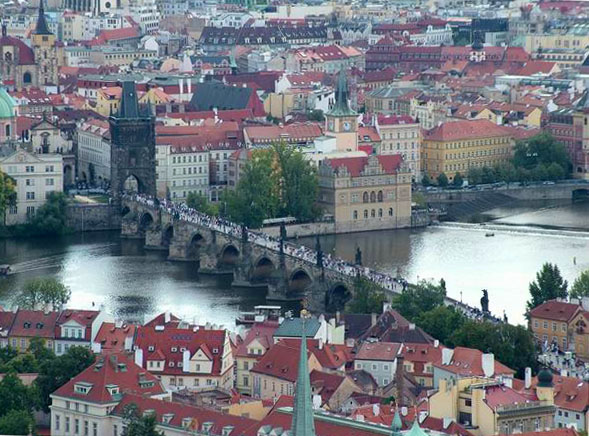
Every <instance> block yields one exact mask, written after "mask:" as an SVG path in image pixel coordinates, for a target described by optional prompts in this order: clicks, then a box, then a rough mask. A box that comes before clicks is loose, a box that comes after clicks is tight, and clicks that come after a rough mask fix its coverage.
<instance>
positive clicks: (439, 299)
mask: <svg viewBox="0 0 589 436" xmlns="http://www.w3.org/2000/svg"><path fill="white" fill-rule="evenodd" d="M445 298H446V288H445V285H444V286H442V284H441V283H440V284H435V283H433V282H430V281H427V280H421V281H419V282H418V283H417V284H410V285H408V286H407V288H406V289H405V290H404V291H403V292H401V294H399V295H396V296H395V297H394V298H393V308H394V309H395V310H397V311H398V312H399V313H400V314H401V315H403V316H404V317H405V318H407V319H409V320H412V321H415V320H417V318H418V317H419V315H420V314H422V313H423V312H428V311H430V310H433V309H435V308H436V307H439V306H441V305H443V304H444V299H445Z"/></svg>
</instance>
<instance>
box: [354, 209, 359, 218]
mask: <svg viewBox="0 0 589 436" xmlns="http://www.w3.org/2000/svg"><path fill="white" fill-rule="evenodd" d="M353 217H354V219H355V220H357V219H358V211H357V210H355V211H354V213H353Z"/></svg>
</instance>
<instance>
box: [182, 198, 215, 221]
mask: <svg viewBox="0 0 589 436" xmlns="http://www.w3.org/2000/svg"><path fill="white" fill-rule="evenodd" d="M186 205H187V206H188V207H191V208H193V209H196V210H198V211H199V212H202V213H204V214H207V215H211V216H217V215H218V214H219V208H218V206H217V205H216V204H212V203H211V202H210V201H209V199H208V198H207V197H205V196H204V195H202V194H199V193H198V192H189V193H188V197H186Z"/></svg>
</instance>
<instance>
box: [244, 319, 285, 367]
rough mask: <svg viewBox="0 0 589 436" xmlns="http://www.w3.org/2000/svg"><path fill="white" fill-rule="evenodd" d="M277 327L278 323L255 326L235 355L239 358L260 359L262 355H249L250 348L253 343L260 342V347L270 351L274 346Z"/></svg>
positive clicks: (249, 331)
mask: <svg viewBox="0 0 589 436" xmlns="http://www.w3.org/2000/svg"><path fill="white" fill-rule="evenodd" d="M277 327H278V324H277V323H269V322H265V323H256V324H254V325H253V326H252V328H250V329H249V330H248V331H247V333H246V335H245V337H244V338H243V341H242V342H241V343H240V344H239V346H238V347H237V352H236V353H235V355H236V356H239V357H255V358H257V359H259V358H260V357H262V356H261V355H260V354H248V352H247V349H248V346H249V345H250V344H251V343H252V342H253V341H258V342H259V343H260V345H262V346H263V347H264V348H265V349H266V350H268V349H270V347H272V345H273V344H274V339H273V337H272V335H273V334H274V332H275V331H276V328H277Z"/></svg>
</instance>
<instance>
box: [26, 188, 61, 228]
mask: <svg viewBox="0 0 589 436" xmlns="http://www.w3.org/2000/svg"><path fill="white" fill-rule="evenodd" d="M66 208H67V198H66V196H65V194H64V193H63V192H51V193H50V194H49V196H48V197H47V201H46V202H45V204H44V205H43V206H41V207H40V208H39V209H37V212H36V213H35V215H34V216H33V217H32V218H31V220H30V222H29V226H28V230H29V231H30V233H31V234H35V235H61V234H63V233H66V232H67V230H68V228H67V216H66Z"/></svg>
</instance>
